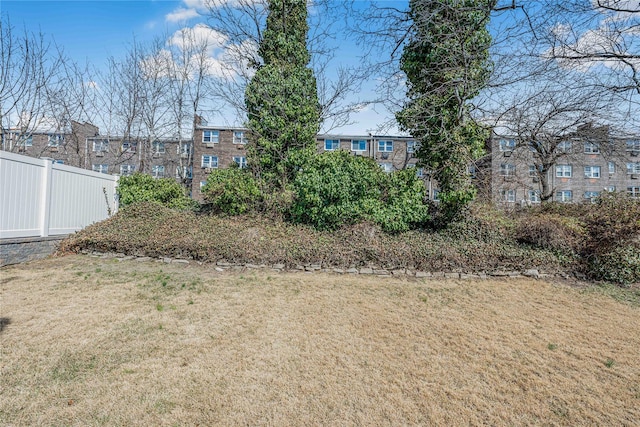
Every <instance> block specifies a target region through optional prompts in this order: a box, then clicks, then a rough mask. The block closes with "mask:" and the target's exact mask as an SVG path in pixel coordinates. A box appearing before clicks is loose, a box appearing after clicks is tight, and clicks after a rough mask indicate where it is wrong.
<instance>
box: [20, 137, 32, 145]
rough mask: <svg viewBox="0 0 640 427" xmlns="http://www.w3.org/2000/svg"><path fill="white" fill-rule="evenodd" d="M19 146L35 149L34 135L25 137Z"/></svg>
mask: <svg viewBox="0 0 640 427" xmlns="http://www.w3.org/2000/svg"><path fill="white" fill-rule="evenodd" d="M18 145H19V146H20V147H33V135H29V136H25V137H24V138H22V140H20V142H19V143H18Z"/></svg>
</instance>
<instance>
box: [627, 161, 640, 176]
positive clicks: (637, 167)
mask: <svg viewBox="0 0 640 427" xmlns="http://www.w3.org/2000/svg"><path fill="white" fill-rule="evenodd" d="M631 174H640V163H627V175H631Z"/></svg>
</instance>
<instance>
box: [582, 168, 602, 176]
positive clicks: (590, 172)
mask: <svg viewBox="0 0 640 427" xmlns="http://www.w3.org/2000/svg"><path fill="white" fill-rule="evenodd" d="M584 177H585V178H600V166H585V167H584Z"/></svg>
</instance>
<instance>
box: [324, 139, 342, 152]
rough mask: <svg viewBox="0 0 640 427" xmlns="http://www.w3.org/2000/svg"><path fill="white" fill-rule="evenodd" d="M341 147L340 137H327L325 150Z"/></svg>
mask: <svg viewBox="0 0 640 427" xmlns="http://www.w3.org/2000/svg"><path fill="white" fill-rule="evenodd" d="M339 148H340V140H339V139H325V140H324V150H325V151H335V150H337V149H339Z"/></svg>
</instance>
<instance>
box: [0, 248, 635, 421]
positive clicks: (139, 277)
mask: <svg viewBox="0 0 640 427" xmlns="http://www.w3.org/2000/svg"><path fill="white" fill-rule="evenodd" d="M0 283H1V295H0V317H2V318H4V319H5V320H3V321H2V322H1V323H0V328H1V331H0V344H1V353H0V357H1V376H0V425H2V426H36V425H37V426H64V425H73V426H94V425H108V426H113V425H122V426H136V425H138V426H174V425H175V426H196V425H200V426H213V425H223V426H236V425H251V426H254V425H272V426H285V425H286V426H301V425H305V426H307V425H332V426H343V425H360V426H374V425H375V426H378V425H382V426H399V425H437V426H453V425H455V426H463V425H499V426H503V425H508V426H521V425H567V426H584V425H593V426H605V425H607V426H638V425H640V308H638V307H637V306H635V307H634V306H631V305H627V304H624V303H621V302H618V301H616V300H614V299H613V298H611V297H609V296H606V295H603V294H601V293H598V292H593V291H589V290H585V289H580V288H575V287H568V286H566V285H561V284H554V283H545V282H542V281H533V280H525V279H518V280H497V281H492V280H487V281H476V282H472V281H457V280H456V281H421V280H415V279H397V278H377V277H363V276H360V277H358V276H340V275H325V274H304V273H288V274H281V273H273V272H269V271H264V272H258V273H252V272H233V273H232V272H224V273H221V272H216V271H215V270H214V269H213V268H212V267H211V266H198V265H193V264H192V265H189V266H182V265H174V264H159V263H154V262H136V261H123V262H118V261H117V260H115V259H107V260H105V259H98V258H91V257H87V256H68V257H64V258H54V259H48V260H44V261H38V262H33V263H30V264H25V265H20V266H13V267H5V268H3V269H0Z"/></svg>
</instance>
